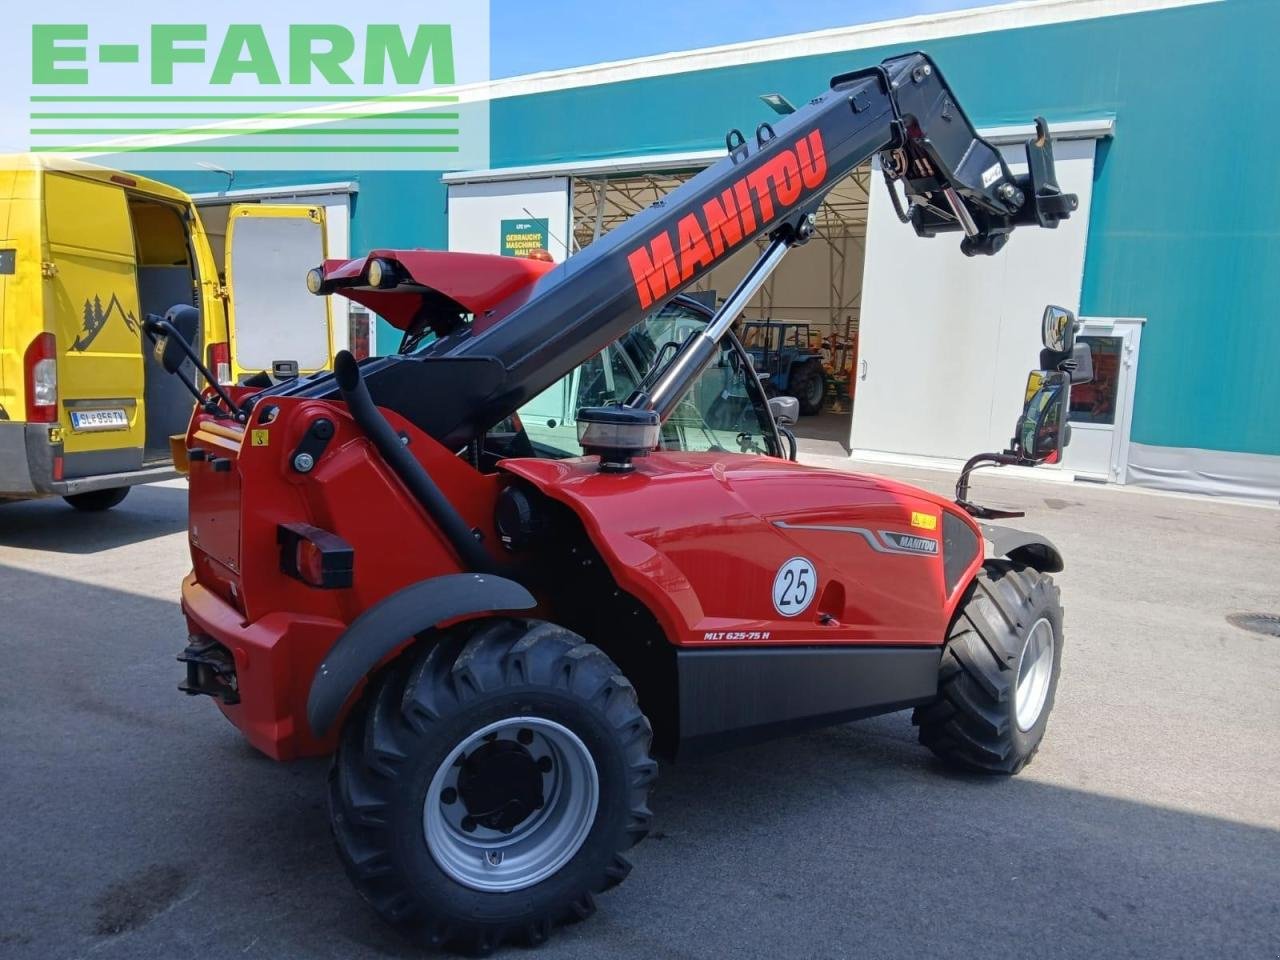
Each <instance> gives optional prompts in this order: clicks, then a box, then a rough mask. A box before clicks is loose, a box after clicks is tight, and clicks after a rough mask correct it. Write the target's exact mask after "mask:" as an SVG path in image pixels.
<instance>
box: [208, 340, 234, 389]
mask: <svg viewBox="0 0 1280 960" xmlns="http://www.w3.org/2000/svg"><path fill="white" fill-rule="evenodd" d="M205 361H206V362H205V366H207V367H208V368H209V372H210V373H212V374H213V378H214V379H215V380H217V381H218V382H219V383H220V384H222V385H223V386H224V387H228V386H231V348H230V347H229V346H228V345H227V344H226V343H211V344H209V349H208V350H207V351H205Z"/></svg>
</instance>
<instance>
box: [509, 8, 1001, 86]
mask: <svg viewBox="0 0 1280 960" xmlns="http://www.w3.org/2000/svg"><path fill="white" fill-rule="evenodd" d="M1000 2H1008V0H803V2H799V0H787V2H775V0H768V2H763V0H656V2H655V0H647V2H645V0H640V2H637V0H628V2H618V0H612V2H610V0H491V5H490V11H489V16H490V24H491V26H490V33H491V36H492V58H491V61H490V73H491V75H492V76H493V77H494V78H495V79H499V78H502V77H512V76H518V75H519V74H524V73H534V72H537V71H539V70H555V69H559V68H562V67H577V66H583V65H584V64H589V63H600V62H603V61H606V60H623V59H626V58H628V57H643V56H649V55H651V54H656V53H668V52H670V51H673V50H692V49H695V48H697V47H709V46H714V45H716V44H721V43H735V42H738V41H742V40H758V39H761V38H763V37H776V36H780V35H782V34H787V33H804V32H806V31H809V30H822V29H825V28H827V27H841V26H849V25H850V24H855V23H871V22H874V21H877V20H894V19H897V18H899V17H909V16H914V15H916V14H922V13H935V12H937V11H940V10H958V9H963V8H968V7H979V6H988V5H990V4H994V3H1000Z"/></svg>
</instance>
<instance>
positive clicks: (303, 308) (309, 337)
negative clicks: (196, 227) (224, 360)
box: [225, 203, 333, 383]
mask: <svg viewBox="0 0 1280 960" xmlns="http://www.w3.org/2000/svg"><path fill="white" fill-rule="evenodd" d="M325 243H326V237H325V219H324V208H323V207H318V206H295V205H292V204H290V205H285V204H279V205H269V204H257V203H246V204H236V205H234V206H232V207H231V210H230V212H229V214H228V220H227V250H226V269H225V276H226V284H227V328H228V333H229V337H230V344H231V350H230V352H231V370H232V375H233V378H234V380H235V382H237V383H240V382H242V381H243V380H244V379H245V378H246V377H251V376H253V375H254V374H258V373H263V372H265V373H268V374H270V373H271V372H272V369H273V367H274V365H276V364H280V363H290V362H291V363H296V364H297V369H298V372H299V373H301V374H307V373H313V372H315V371H317V370H326V369H330V368H332V366H333V322H332V316H331V314H330V307H329V298H328V297H317V296H313V295H312V294H310V293H308V292H307V286H306V275H307V271H308V270H310V269H311V268H313V267H316V266H319V265H320V264H321V263H322V262H323V260H324V256H325V249H326V247H325Z"/></svg>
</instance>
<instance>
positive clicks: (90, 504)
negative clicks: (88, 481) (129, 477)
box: [62, 487, 129, 513]
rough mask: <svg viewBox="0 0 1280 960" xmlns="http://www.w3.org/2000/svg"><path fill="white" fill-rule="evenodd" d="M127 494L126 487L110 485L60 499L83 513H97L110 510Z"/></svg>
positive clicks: (127, 489)
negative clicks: (104, 488) (103, 488)
mask: <svg viewBox="0 0 1280 960" xmlns="http://www.w3.org/2000/svg"><path fill="white" fill-rule="evenodd" d="M128 495H129V488H128V487H111V488H109V489H107V490H90V491H89V492H88V493H73V494H71V496H69V497H63V498H62V499H63V500H65V501H67V503H69V504H71V506H73V507H75V508H76V509H77V510H83V511H84V512H85V513H99V512H100V511H102V510H110V509H111V508H112V507H114V506H116V505H117V504H118V503H119V502H120V501H121V500H123V499H124V498H125V497H127V496H128Z"/></svg>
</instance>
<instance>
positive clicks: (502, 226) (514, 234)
mask: <svg viewBox="0 0 1280 960" xmlns="http://www.w3.org/2000/svg"><path fill="white" fill-rule="evenodd" d="M568 236H569V180H568V178H567V177H538V178H536V179H531V180H498V181H493V182H482V183H458V184H450V185H449V249H450V250H459V251H462V252H464V253H505V254H508V255H520V254H521V253H523V252H526V251H527V250H528V249H530V248H532V247H535V246H542V247H543V248H544V249H546V250H548V251H549V252H550V253H551V256H552V258H553V259H554V260H555V261H556V262H557V263H561V262H563V261H564V259H565V257H566V256H568V253H567V251H566V248H565V242H566V240H567V238H568Z"/></svg>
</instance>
